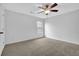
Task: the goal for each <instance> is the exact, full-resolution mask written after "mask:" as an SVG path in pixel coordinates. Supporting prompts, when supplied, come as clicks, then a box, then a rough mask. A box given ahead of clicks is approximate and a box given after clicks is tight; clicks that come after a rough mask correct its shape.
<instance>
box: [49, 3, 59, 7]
mask: <svg viewBox="0 0 79 59" xmlns="http://www.w3.org/2000/svg"><path fill="white" fill-rule="evenodd" d="M57 5H58V4H57V3H54V4H52V5H51V7H50V8H53V7H55V6H57Z"/></svg>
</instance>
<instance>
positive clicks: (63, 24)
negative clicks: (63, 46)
mask: <svg viewBox="0 0 79 59" xmlns="http://www.w3.org/2000/svg"><path fill="white" fill-rule="evenodd" d="M45 29H46V30H45V35H46V37H48V38H52V39H57V40H62V41H67V42H71V43H76V44H79V10H76V11H73V12H70V13H65V14H62V15H58V16H55V17H51V18H48V19H47V20H46V24H45Z"/></svg>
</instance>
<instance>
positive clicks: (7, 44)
mask: <svg viewBox="0 0 79 59" xmlns="http://www.w3.org/2000/svg"><path fill="white" fill-rule="evenodd" d="M39 38H44V37H36V38H30V39H27V40H26V39H25V40H20V41H16V42H10V43H7V44H6V45H10V44H14V43H19V42H23V41H29V40H33V39H39Z"/></svg>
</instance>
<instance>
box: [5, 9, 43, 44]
mask: <svg viewBox="0 0 79 59" xmlns="http://www.w3.org/2000/svg"><path fill="white" fill-rule="evenodd" d="M5 19H6V44H10V43H15V42H19V41H24V40H28V39H33V38H39V37H42V36H43V33H38V32H37V23H36V22H37V21H41V22H43V20H42V19H41V18H37V17H33V16H29V15H25V14H21V13H17V12H12V11H9V10H6V13H5ZM42 32H43V31H42Z"/></svg>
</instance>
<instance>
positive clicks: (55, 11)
mask: <svg viewBox="0 0 79 59" xmlns="http://www.w3.org/2000/svg"><path fill="white" fill-rule="evenodd" d="M50 11H51V12H58V10H50Z"/></svg>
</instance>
